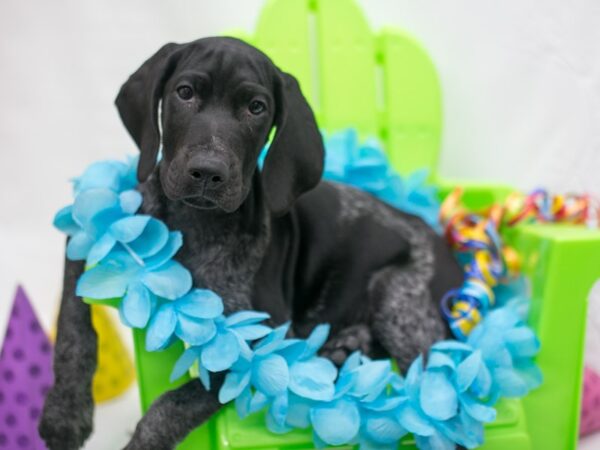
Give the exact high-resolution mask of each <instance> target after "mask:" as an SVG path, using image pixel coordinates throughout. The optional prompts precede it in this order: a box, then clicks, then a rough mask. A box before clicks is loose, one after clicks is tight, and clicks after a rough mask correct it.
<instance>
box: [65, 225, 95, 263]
mask: <svg viewBox="0 0 600 450" xmlns="http://www.w3.org/2000/svg"><path fill="white" fill-rule="evenodd" d="M93 245H94V239H93V238H92V237H91V236H90V235H89V234H87V233H86V232H85V231H79V232H77V233H75V234H74V235H73V236H71V237H70V238H69V242H68V243H67V258H69V259H70V260H71V261H79V260H82V259H86V258H87V256H88V254H89V252H90V249H91V248H92V246H93Z"/></svg>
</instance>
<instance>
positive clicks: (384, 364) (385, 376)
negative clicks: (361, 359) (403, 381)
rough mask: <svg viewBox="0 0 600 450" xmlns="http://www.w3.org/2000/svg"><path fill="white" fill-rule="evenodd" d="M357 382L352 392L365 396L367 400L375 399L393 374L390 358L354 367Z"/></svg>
mask: <svg viewBox="0 0 600 450" xmlns="http://www.w3.org/2000/svg"><path fill="white" fill-rule="evenodd" d="M354 373H356V375H357V377H356V382H355V384H354V387H353V388H352V391H351V392H352V394H353V395H356V396H359V397H365V400H367V401H369V400H374V399H375V398H377V397H378V396H379V394H381V392H382V391H383V390H384V389H385V386H386V385H387V382H388V381H389V380H390V378H391V375H392V366H391V364H390V361H389V360H381V361H370V362H368V363H366V364H363V365H362V366H360V367H358V368H356V369H354Z"/></svg>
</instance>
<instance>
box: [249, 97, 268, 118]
mask: <svg viewBox="0 0 600 450" xmlns="http://www.w3.org/2000/svg"><path fill="white" fill-rule="evenodd" d="M266 109H267V105H265V103H264V102H261V101H260V100H252V102H250V105H248V111H250V112H251V113H252V114H254V115H255V116H256V115H258V114H260V113H262V112H264V111H266Z"/></svg>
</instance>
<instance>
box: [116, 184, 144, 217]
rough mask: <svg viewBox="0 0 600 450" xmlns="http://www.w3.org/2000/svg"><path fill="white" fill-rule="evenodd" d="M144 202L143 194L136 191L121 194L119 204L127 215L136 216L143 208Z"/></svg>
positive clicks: (131, 190)
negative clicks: (141, 207) (140, 208)
mask: <svg viewBox="0 0 600 450" xmlns="http://www.w3.org/2000/svg"><path fill="white" fill-rule="evenodd" d="M142 200H143V199H142V194H140V193H139V192H138V191H136V190H134V189H130V190H128V191H124V192H121V193H120V194H119V204H120V206H121V209H122V210H123V212H124V213H126V214H135V213H136V211H137V210H138V209H139V207H140V206H142Z"/></svg>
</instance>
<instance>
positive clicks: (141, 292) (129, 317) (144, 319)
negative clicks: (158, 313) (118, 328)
mask: <svg viewBox="0 0 600 450" xmlns="http://www.w3.org/2000/svg"><path fill="white" fill-rule="evenodd" d="M151 295H152V294H150V292H149V291H148V289H146V287H145V286H144V285H143V284H141V283H138V282H134V283H131V284H129V286H128V288H127V294H125V297H123V300H122V301H121V305H120V308H122V310H123V311H122V313H123V317H124V318H125V320H126V321H127V323H128V324H129V325H130V326H131V327H133V328H144V327H145V326H146V325H147V323H148V320H149V319H150V314H151V312H152V300H151V298H150V296H151Z"/></svg>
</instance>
